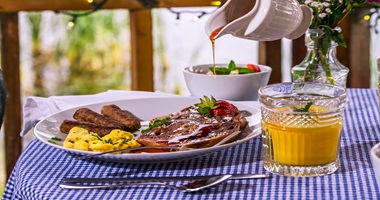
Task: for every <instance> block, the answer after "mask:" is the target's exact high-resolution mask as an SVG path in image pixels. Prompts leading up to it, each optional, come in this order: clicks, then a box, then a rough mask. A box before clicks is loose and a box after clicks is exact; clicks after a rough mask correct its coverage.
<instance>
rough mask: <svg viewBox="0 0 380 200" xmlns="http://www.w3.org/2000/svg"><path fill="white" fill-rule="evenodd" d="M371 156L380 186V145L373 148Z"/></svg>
mask: <svg viewBox="0 0 380 200" xmlns="http://www.w3.org/2000/svg"><path fill="white" fill-rule="evenodd" d="M370 156H371V161H372V166H373V170H374V171H375V175H376V179H377V183H378V184H379V185H380V143H378V144H376V145H375V146H373V147H372V149H371V151H370Z"/></svg>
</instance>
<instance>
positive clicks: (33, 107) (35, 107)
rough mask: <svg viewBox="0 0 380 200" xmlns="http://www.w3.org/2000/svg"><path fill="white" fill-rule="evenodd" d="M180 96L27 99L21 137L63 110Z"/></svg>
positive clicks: (111, 93)
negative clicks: (108, 102) (105, 103)
mask: <svg viewBox="0 0 380 200" xmlns="http://www.w3.org/2000/svg"><path fill="white" fill-rule="evenodd" d="M167 96H178V95H174V94H169V93H164V92H160V91H157V92H143V91H124V90H108V91H107V92H102V93H98V94H93V95H67V96H51V97H47V98H45V97H36V96H31V97H28V98H26V100H25V103H24V105H23V117H24V118H23V129H22V130H21V133H20V136H24V135H25V134H27V133H28V132H29V131H30V130H31V129H32V128H33V127H34V126H35V125H36V124H37V123H38V122H39V121H40V120H42V119H44V118H46V117H48V116H50V115H52V114H54V113H57V112H59V111H62V110H66V109H69V108H74V107H78V106H83V105H88V104H93V103H101V102H107V101H117V100H123V99H137V98H149V97H167ZM239 103H243V104H246V105H248V106H252V107H256V108H259V104H258V102H256V101H242V102H239Z"/></svg>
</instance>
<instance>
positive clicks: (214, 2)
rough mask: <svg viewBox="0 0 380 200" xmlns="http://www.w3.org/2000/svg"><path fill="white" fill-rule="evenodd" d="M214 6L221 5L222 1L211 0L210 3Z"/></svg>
mask: <svg viewBox="0 0 380 200" xmlns="http://www.w3.org/2000/svg"><path fill="white" fill-rule="evenodd" d="M210 4H211V5H212V6H221V5H222V2H221V1H211V3H210Z"/></svg>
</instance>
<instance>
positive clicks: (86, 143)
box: [63, 127, 141, 152]
mask: <svg viewBox="0 0 380 200" xmlns="http://www.w3.org/2000/svg"><path fill="white" fill-rule="evenodd" d="M63 146H64V147H67V148H72V149H78V150H85V151H96V152H105V151H112V150H117V149H124V148H132V147H139V146H141V145H140V144H139V143H138V142H137V141H136V140H135V139H134V135H133V134H132V133H130V132H126V131H123V130H119V129H115V130H112V131H111V133H109V134H108V135H106V136H104V137H100V136H99V135H98V134H96V133H93V132H88V130H87V129H85V128H81V127H74V128H72V129H71V130H70V132H69V134H68V135H67V137H66V139H65V141H64V142H63Z"/></svg>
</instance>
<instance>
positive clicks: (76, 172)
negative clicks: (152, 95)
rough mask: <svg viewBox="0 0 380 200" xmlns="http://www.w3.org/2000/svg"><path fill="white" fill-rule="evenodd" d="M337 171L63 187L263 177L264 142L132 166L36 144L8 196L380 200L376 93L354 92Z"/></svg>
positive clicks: (19, 164) (17, 171)
mask: <svg viewBox="0 0 380 200" xmlns="http://www.w3.org/2000/svg"><path fill="white" fill-rule="evenodd" d="M348 91H349V101H348V104H347V107H346V111H345V126H344V130H343V136H342V142H341V152H340V158H341V161H340V168H339V169H338V170H337V171H336V172H335V173H334V174H331V175H327V176H323V177H312V178H292V177H284V176H276V175H274V176H273V177H272V178H267V179H251V180H229V181H227V182H226V183H224V184H222V185H219V186H216V187H213V188H210V189H207V190H203V191H200V192H197V193H182V192H178V191H175V190H171V189H167V188H163V187H157V186H144V187H129V188H120V189H113V190H100V189H98V190H64V189H61V188H60V187H59V183H60V182H61V180H62V178H64V177H145V176H176V175H181V176H192V175H213V174H219V173H224V174H225V173H265V170H264V168H263V163H262V161H261V156H260V154H261V138H255V139H253V140H251V141H249V142H246V143H244V144H241V145H238V146H235V147H232V148H229V149H226V150H222V151H220V152H216V153H213V154H211V155H207V156H204V157H200V158H197V159H193V160H188V161H183V162H177V163H161V164H128V163H112V162H106V161H100V160H95V159H94V160H83V161H75V160H74V157H73V155H69V154H67V153H66V152H64V151H62V150H59V149H55V148H53V147H51V146H48V145H46V144H43V143H42V142H40V141H38V140H34V141H32V142H31V143H30V144H29V145H28V147H27V148H26V149H25V151H24V152H23V154H22V155H21V157H20V159H19V160H18V162H17V165H16V166H15V168H14V170H13V173H12V174H11V177H10V178H9V180H8V182H7V186H6V190H5V192H4V195H3V199H55V200H56V199H380V185H379V184H377V182H376V178H375V174H374V171H373V168H372V164H371V161H370V157H369V150H370V148H371V147H372V146H374V145H375V144H376V143H378V142H380V123H379V112H378V97H377V95H378V93H377V90H373V89H349V90H348Z"/></svg>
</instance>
